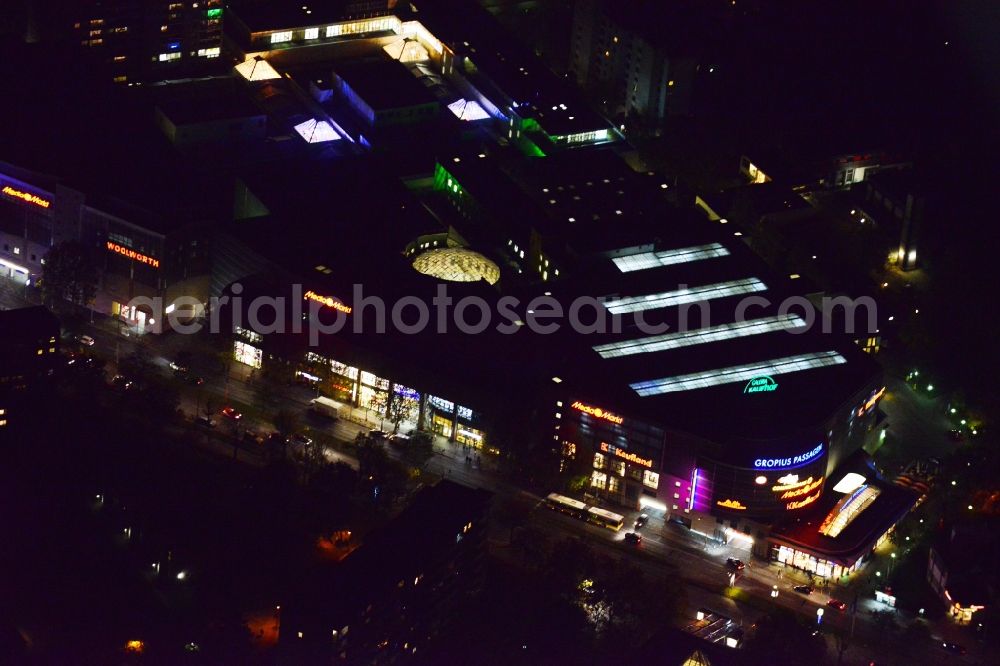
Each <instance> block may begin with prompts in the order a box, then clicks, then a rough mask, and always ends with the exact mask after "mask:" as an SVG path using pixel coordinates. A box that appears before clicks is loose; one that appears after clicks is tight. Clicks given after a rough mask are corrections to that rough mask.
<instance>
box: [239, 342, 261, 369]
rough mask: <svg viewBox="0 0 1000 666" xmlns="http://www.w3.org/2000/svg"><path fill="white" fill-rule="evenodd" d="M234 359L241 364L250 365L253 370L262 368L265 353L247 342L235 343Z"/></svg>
mask: <svg viewBox="0 0 1000 666" xmlns="http://www.w3.org/2000/svg"><path fill="white" fill-rule="evenodd" d="M233 358H235V359H236V360H237V361H238V362H239V363H243V364H246V365H249V366H250V367H251V368H260V366H261V361H262V359H263V358H264V352H263V351H261V350H260V349H258V348H257V347H253V346H251V345H248V344H247V343H245V342H239V341H237V342H235V343H233Z"/></svg>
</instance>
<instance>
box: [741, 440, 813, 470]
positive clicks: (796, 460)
mask: <svg viewBox="0 0 1000 666" xmlns="http://www.w3.org/2000/svg"><path fill="white" fill-rule="evenodd" d="M822 454H823V443H822V442H820V443H819V444H817V445H816V446H815V447H814V448H812V449H810V450H808V451H806V452H804V453H800V454H798V455H796V456H792V457H790V458H757V459H755V460H754V461H753V467H754V469H791V468H793V467H799V466H801V465H805V464H806V463H810V462H812V461H813V460H816V459H817V458H819V457H820V455H822Z"/></svg>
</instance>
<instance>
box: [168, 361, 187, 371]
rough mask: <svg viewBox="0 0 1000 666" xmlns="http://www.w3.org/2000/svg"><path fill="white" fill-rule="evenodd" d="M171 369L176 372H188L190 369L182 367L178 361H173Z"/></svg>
mask: <svg viewBox="0 0 1000 666" xmlns="http://www.w3.org/2000/svg"><path fill="white" fill-rule="evenodd" d="M170 369H171V370H173V371H174V372H187V371H188V369H187V368H186V367H184V366H183V365H181V364H180V363H178V362H177V361H171V362H170Z"/></svg>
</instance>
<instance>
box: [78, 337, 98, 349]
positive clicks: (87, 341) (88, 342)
mask: <svg viewBox="0 0 1000 666" xmlns="http://www.w3.org/2000/svg"><path fill="white" fill-rule="evenodd" d="M76 341H77V342H79V343H80V344H81V345H85V346H87V347H93V346H94V338H92V337H90V336H89V335H78V336H76Z"/></svg>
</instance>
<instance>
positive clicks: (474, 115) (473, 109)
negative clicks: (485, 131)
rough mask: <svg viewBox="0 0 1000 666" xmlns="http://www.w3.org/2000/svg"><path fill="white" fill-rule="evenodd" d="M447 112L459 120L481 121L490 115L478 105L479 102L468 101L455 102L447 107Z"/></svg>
mask: <svg viewBox="0 0 1000 666" xmlns="http://www.w3.org/2000/svg"><path fill="white" fill-rule="evenodd" d="M448 110H449V111H451V112H452V113H454V114H455V115H456V116H457V117H458V118H459V119H460V120H483V119H485V118H489V117H490V114H488V113H486V111H485V110H484V109H483V107H481V106H480V105H479V102H477V101H475V100H470V99H458V100H455V101H454V102H452V103H451V104H449V105H448Z"/></svg>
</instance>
